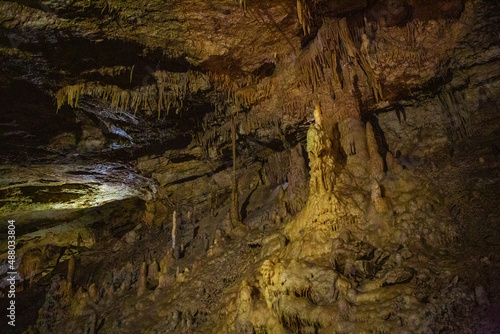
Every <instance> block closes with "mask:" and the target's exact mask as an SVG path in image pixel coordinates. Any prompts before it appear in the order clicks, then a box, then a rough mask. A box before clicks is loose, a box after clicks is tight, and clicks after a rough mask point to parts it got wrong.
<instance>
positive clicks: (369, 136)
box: [366, 122, 384, 181]
mask: <svg viewBox="0 0 500 334" xmlns="http://www.w3.org/2000/svg"><path fill="white" fill-rule="evenodd" d="M366 146H367V148H368V154H369V155H370V175H371V176H372V177H374V178H375V179H376V180H379V181H380V180H381V179H382V178H383V177H384V160H383V159H382V157H381V156H380V153H379V152H378V144H377V139H376V138H375V133H374V132H373V127H372V125H371V124H370V123H369V122H368V123H366Z"/></svg>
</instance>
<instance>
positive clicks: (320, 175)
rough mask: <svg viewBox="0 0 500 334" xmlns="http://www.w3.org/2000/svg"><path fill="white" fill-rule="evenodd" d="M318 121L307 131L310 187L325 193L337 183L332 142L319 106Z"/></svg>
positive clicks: (317, 109)
mask: <svg viewBox="0 0 500 334" xmlns="http://www.w3.org/2000/svg"><path fill="white" fill-rule="evenodd" d="M314 117H315V121H316V123H315V124H313V125H311V126H310V127H309V131H308V132H307V152H308V155H309V166H310V168H311V171H310V174H311V180H310V188H311V191H312V192H314V193H325V192H327V191H331V190H332V189H333V186H334V183H335V172H334V168H335V166H334V159H333V152H332V143H331V141H330V139H329V138H328V137H327V135H326V133H325V132H324V131H323V127H322V122H323V117H322V115H321V110H320V108H319V106H316V107H315V109H314Z"/></svg>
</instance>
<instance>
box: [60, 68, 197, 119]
mask: <svg viewBox="0 0 500 334" xmlns="http://www.w3.org/2000/svg"><path fill="white" fill-rule="evenodd" d="M131 75H132V70H131ZM154 77H155V79H156V85H148V86H142V87H140V88H139V89H136V90H132V91H131V90H127V89H122V88H120V87H118V86H115V85H102V84H100V83H96V82H87V83H81V84H76V85H72V86H66V87H63V88H61V89H59V91H58V92H57V93H56V99H57V110H59V109H60V108H61V107H62V106H63V105H64V104H68V105H70V106H71V107H73V108H75V107H76V106H77V105H78V101H79V99H80V97H81V96H82V95H90V96H93V97H96V98H100V99H103V100H105V101H108V102H110V104H111V108H112V109H115V110H119V111H120V112H122V111H123V110H125V109H127V110H133V111H134V114H135V113H136V112H137V110H138V109H139V108H141V109H143V110H150V111H156V112H157V114H158V117H160V115H161V112H162V111H164V110H165V111H166V112H167V113H168V112H169V110H170V109H171V108H175V110H176V113H178V112H179V110H180V109H182V107H183V105H184V100H185V98H186V96H187V94H188V93H189V92H190V90H189V89H190V82H193V84H192V85H191V89H192V90H195V91H196V90H197V89H199V87H198V86H196V84H195V83H196V82H198V81H199V80H200V78H202V76H201V74H200V73H198V72H193V71H188V72H186V73H172V72H166V71H157V72H155V73H154ZM153 106H154V110H152V109H153V108H152V107H153Z"/></svg>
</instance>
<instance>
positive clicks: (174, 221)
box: [172, 211, 177, 251]
mask: <svg viewBox="0 0 500 334" xmlns="http://www.w3.org/2000/svg"><path fill="white" fill-rule="evenodd" d="M176 235H177V211H174V212H173V213H172V249H173V250H174V251H175V237H176Z"/></svg>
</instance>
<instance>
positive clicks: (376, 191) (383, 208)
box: [371, 182, 389, 213]
mask: <svg viewBox="0 0 500 334" xmlns="http://www.w3.org/2000/svg"><path fill="white" fill-rule="evenodd" d="M371 200H372V203H373V205H374V206H375V209H376V210H377V211H378V212H380V213H383V212H387V211H388V210H389V205H388V203H387V200H386V199H385V198H383V197H382V189H381V188H380V185H379V184H378V183H377V182H374V183H373V185H372V193H371Z"/></svg>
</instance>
